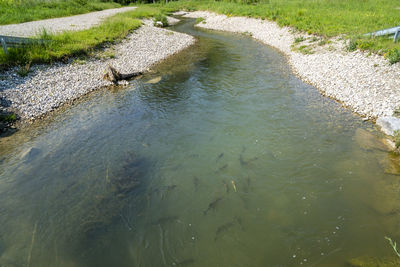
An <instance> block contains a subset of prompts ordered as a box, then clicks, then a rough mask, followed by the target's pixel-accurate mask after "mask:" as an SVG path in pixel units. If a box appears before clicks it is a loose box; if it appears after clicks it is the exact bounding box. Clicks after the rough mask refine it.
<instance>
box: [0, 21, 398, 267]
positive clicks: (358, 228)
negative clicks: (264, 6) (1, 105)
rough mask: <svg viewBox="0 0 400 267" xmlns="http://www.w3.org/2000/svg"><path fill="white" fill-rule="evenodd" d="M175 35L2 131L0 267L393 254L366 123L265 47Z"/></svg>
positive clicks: (388, 203)
mask: <svg viewBox="0 0 400 267" xmlns="http://www.w3.org/2000/svg"><path fill="white" fill-rule="evenodd" d="M176 30H178V31H183V32H187V33H190V34H193V35H195V36H196V37H197V38H198V42H197V44H196V45H195V46H193V47H191V48H189V49H187V50H185V51H183V52H182V53H180V54H178V55H176V56H173V57H171V58H169V59H168V60H166V61H165V62H163V63H161V64H159V65H158V66H156V67H155V69H154V71H153V72H150V73H148V74H146V75H145V76H144V77H142V78H141V79H139V80H136V81H132V82H131V83H130V85H129V86H127V87H122V88H111V89H104V90H99V91H96V92H95V93H92V94H90V95H89V96H88V97H85V98H84V99H82V100H80V101H78V102H77V103H75V104H74V105H73V106H72V107H69V108H64V110H60V111H58V112H56V113H55V114H54V115H53V116H51V117H50V118H47V119H45V120H44V121H42V122H40V123H35V124H33V125H32V126H30V127H26V128H24V129H22V130H21V131H19V132H17V133H16V134H14V135H12V136H10V137H6V138H2V139H0V225H1V227H0V266H299V265H301V264H302V265H305V266H345V265H346V263H347V261H348V260H350V259H352V258H357V257H363V256H368V257H377V258H381V259H382V258H393V257H394V252H393V250H392V248H391V247H390V245H389V243H388V242H387V240H385V239H384V236H386V235H387V236H390V237H392V238H393V239H394V240H400V239H399V238H400V231H399V230H400V216H399V215H398V211H399V210H400V209H399V208H400V204H398V203H400V201H399V200H400V199H399V198H400V194H399V188H400V183H399V182H398V180H399V177H398V176H396V175H393V173H396V171H397V169H396V167H395V166H392V165H391V163H392V161H393V160H396V158H394V157H392V156H391V155H390V154H389V153H387V152H385V149H384V147H383V145H382V144H381V143H380V142H379V140H378V139H379V133H378V132H376V130H375V129H374V128H373V125H372V124H371V123H369V122H363V121H362V120H361V119H360V118H359V117H357V116H356V115H354V114H353V113H351V112H350V111H349V110H347V109H345V108H343V107H342V106H341V105H340V104H338V103H336V102H334V101H332V100H330V99H328V98H325V97H322V96H321V95H320V93H319V92H318V91H317V90H316V89H315V88H313V87H311V86H309V85H306V84H304V83H302V82H301V81H300V80H299V79H298V78H296V77H295V76H294V75H293V74H292V73H291V70H290V68H289V67H288V65H287V63H286V61H285V58H284V57H283V56H282V55H281V54H279V53H277V52H276V51H275V50H273V49H271V48H270V47H267V46H265V45H263V44H261V43H258V42H256V41H254V40H252V39H250V38H249V37H246V36H241V35H231V34H226V33H216V32H211V31H202V30H195V29H194V28H193V21H186V22H184V23H182V24H180V25H179V26H176ZM149 80H150V83H146V82H147V81H149ZM158 80H159V81H158ZM389 173H392V174H389Z"/></svg>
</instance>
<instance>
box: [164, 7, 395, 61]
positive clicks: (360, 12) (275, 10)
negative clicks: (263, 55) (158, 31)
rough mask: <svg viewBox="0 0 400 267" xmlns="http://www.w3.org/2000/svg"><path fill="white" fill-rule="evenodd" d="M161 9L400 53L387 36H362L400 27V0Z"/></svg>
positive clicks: (379, 51) (367, 48)
mask: <svg viewBox="0 0 400 267" xmlns="http://www.w3.org/2000/svg"><path fill="white" fill-rule="evenodd" d="M249 2H251V3H249ZM158 6H161V7H162V8H163V9H164V10H167V11H170V12H171V11H173V10H179V9H185V10H188V11H194V10H208V11H213V12H216V13H220V14H225V15H228V16H247V17H255V18H261V19H268V20H273V21H276V22H277V23H278V24H279V25H281V26H291V27H293V28H295V29H297V30H299V31H303V32H307V33H309V34H316V35H320V36H322V37H324V38H329V37H333V36H344V37H345V38H348V39H352V40H353V45H354V46H355V47H354V49H360V50H367V51H371V52H374V53H379V54H382V55H383V54H385V53H386V54H387V53H388V52H389V51H397V52H398V53H400V43H394V42H393V40H391V39H388V38H386V37H382V38H370V37H364V36H363V34H365V33H368V32H373V31H377V30H379V29H384V28H389V27H393V26H398V25H400V2H399V1H398V0H263V1H254V0H238V1H208V0H202V1H195V0H181V1H177V2H170V3H169V4H168V5H158ZM397 52H395V53H397ZM393 53H394V52H392V55H393Z"/></svg>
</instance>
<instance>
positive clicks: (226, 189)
mask: <svg viewBox="0 0 400 267" xmlns="http://www.w3.org/2000/svg"><path fill="white" fill-rule="evenodd" d="M222 184H223V185H224V187H225V191H226V193H229V191H230V189H229V186H228V184H227V183H226V182H225V181H224V180H222Z"/></svg>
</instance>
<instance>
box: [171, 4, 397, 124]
mask: <svg viewBox="0 0 400 267" xmlns="http://www.w3.org/2000/svg"><path fill="white" fill-rule="evenodd" d="M178 14H181V15H185V17H191V18H203V19H204V20H203V21H202V22H200V23H199V24H197V26H198V27H202V28H206V29H212V30H221V31H229V32H235V33H241V34H247V35H250V36H252V37H253V38H255V39H257V40H259V41H261V42H263V43H265V44H268V45H270V46H272V47H275V48H276V49H278V50H279V51H281V52H283V53H284V54H285V55H286V56H287V58H288V62H289V64H290V65H291V66H292V68H293V71H294V72H295V73H296V74H297V75H298V76H299V77H300V78H301V79H302V80H304V81H305V82H307V83H309V84H311V85H313V86H315V87H316V88H318V89H319V90H320V91H321V92H322V93H323V94H324V95H326V96H328V97H331V98H334V99H336V100H338V101H339V102H341V103H343V105H344V106H347V107H349V108H351V109H352V110H354V111H355V112H356V113H358V114H359V115H361V116H363V117H366V118H368V119H372V120H374V119H376V118H378V117H385V116H392V115H393V113H394V111H395V110H396V109H398V108H399V106H400V91H399V90H398V88H400V77H399V75H398V73H400V64H398V63H397V64H393V65H390V64H389V63H388V61H387V60H385V59H384V57H383V56H379V55H374V54H370V53H365V52H361V51H354V52H348V51H346V49H345V47H346V41H344V40H341V39H340V38H332V39H329V40H328V41H324V43H322V42H321V41H322V40H320V39H319V38H318V36H313V35H308V34H305V33H303V32H296V31H294V30H293V29H291V28H289V27H280V26H278V25H277V24H276V23H275V22H271V21H266V20H261V19H254V18H245V17H228V16H226V15H217V14H215V13H211V12H207V11H195V12H191V13H182V12H180V13H178ZM200 20H201V19H200Z"/></svg>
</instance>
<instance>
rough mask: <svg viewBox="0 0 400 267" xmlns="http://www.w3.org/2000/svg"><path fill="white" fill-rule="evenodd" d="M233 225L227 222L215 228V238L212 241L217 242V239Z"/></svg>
mask: <svg viewBox="0 0 400 267" xmlns="http://www.w3.org/2000/svg"><path fill="white" fill-rule="evenodd" d="M234 225H235V223H234V222H228V223H225V224H223V225H221V226H220V227H218V228H217V231H216V232H215V238H214V241H217V239H218V238H219V237H220V236H221V235H222V234H224V233H225V232H226V231H228V230H229V229H231V228H232V227H233V226H234Z"/></svg>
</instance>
